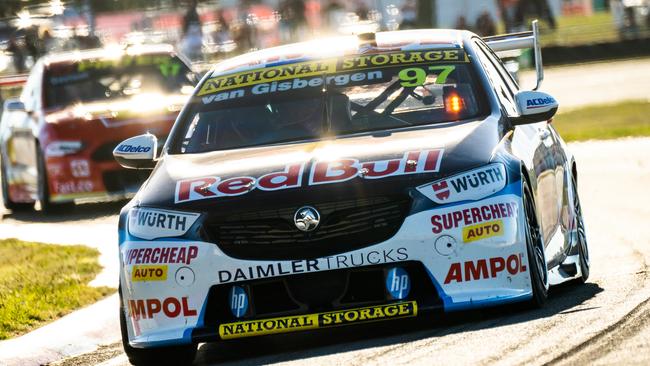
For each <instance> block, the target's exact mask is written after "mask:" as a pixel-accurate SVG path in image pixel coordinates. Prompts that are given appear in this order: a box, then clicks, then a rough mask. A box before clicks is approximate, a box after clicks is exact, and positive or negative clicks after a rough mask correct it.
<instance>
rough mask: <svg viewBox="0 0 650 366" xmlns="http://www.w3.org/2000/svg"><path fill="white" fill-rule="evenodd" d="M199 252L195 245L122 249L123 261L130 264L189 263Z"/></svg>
mask: <svg viewBox="0 0 650 366" xmlns="http://www.w3.org/2000/svg"><path fill="white" fill-rule="evenodd" d="M198 254H199V248H198V247H197V246H195V245H190V246H173V247H153V248H152V247H149V246H148V247H146V248H134V249H127V250H126V251H124V257H123V261H124V264H126V265H131V264H191V263H192V259H195V258H196V257H197V256H198Z"/></svg>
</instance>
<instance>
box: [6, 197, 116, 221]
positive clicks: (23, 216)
mask: <svg viewBox="0 0 650 366" xmlns="http://www.w3.org/2000/svg"><path fill="white" fill-rule="evenodd" d="M127 202H128V200H119V201H109V202H94V203H83V204H77V205H65V206H63V207H61V208H60V209H57V210H56V211H55V212H52V213H45V212H43V211H41V210H35V209H32V210H19V211H7V210H5V211H4V212H2V211H0V218H2V219H3V220H6V219H11V220H14V221H18V222H22V223H61V222H66V221H80V220H95V219H101V218H106V217H110V216H115V215H117V214H119V213H120V210H121V209H122V207H124V205H126V204H127Z"/></svg>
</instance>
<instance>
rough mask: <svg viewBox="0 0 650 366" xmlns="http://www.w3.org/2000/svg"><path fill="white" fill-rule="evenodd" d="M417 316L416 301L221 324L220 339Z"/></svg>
mask: <svg viewBox="0 0 650 366" xmlns="http://www.w3.org/2000/svg"><path fill="white" fill-rule="evenodd" d="M417 314H418V306H417V303H416V302H415V301H408V302H400V303H395V304H387V305H380V306H370V307H365V308H356V309H347V310H337V311H330V312H325V313H317V314H306V315H297V316H289V317H281V318H271V319H258V320H250V321H242V322H235V323H226V324H221V325H219V336H221V338H222V339H233V338H243V337H253V336H261V335H268V334H279V333H289V332H297V331H302V330H310V329H318V328H327V327H333V326H339V325H346V324H352V323H368V322H374V321H380V320H388V319H396V318H407V317H414V316H417Z"/></svg>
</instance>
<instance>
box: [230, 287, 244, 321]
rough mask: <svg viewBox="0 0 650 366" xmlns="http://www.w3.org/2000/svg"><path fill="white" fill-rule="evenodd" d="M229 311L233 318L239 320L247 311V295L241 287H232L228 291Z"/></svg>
mask: <svg viewBox="0 0 650 366" xmlns="http://www.w3.org/2000/svg"><path fill="white" fill-rule="evenodd" d="M228 298H230V311H231V312H232V315H234V316H235V318H241V317H242V316H244V315H245V314H246V311H247V310H248V294H246V290H244V288H242V287H241V286H233V287H232V288H231V289H230V295H229V296H228Z"/></svg>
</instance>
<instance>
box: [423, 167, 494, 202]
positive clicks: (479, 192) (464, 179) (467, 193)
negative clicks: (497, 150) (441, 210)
mask: <svg viewBox="0 0 650 366" xmlns="http://www.w3.org/2000/svg"><path fill="white" fill-rule="evenodd" d="M505 186H506V168H505V167H504V166H503V164H500V163H493V164H490V165H487V166H484V167H481V168H478V169H473V170H470V171H468V172H464V173H461V174H457V175H453V176H451V177H448V178H445V179H442V180H438V181H435V182H433V183H429V184H425V185H422V186H420V187H418V191H419V192H420V193H422V194H423V195H425V196H427V198H429V199H430V200H432V201H434V202H435V203H438V204H445V203H451V202H458V201H465V200H478V199H481V198H484V197H487V196H489V195H491V194H494V193H496V192H498V191H500V190H502V189H503V188H504V187H505Z"/></svg>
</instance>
